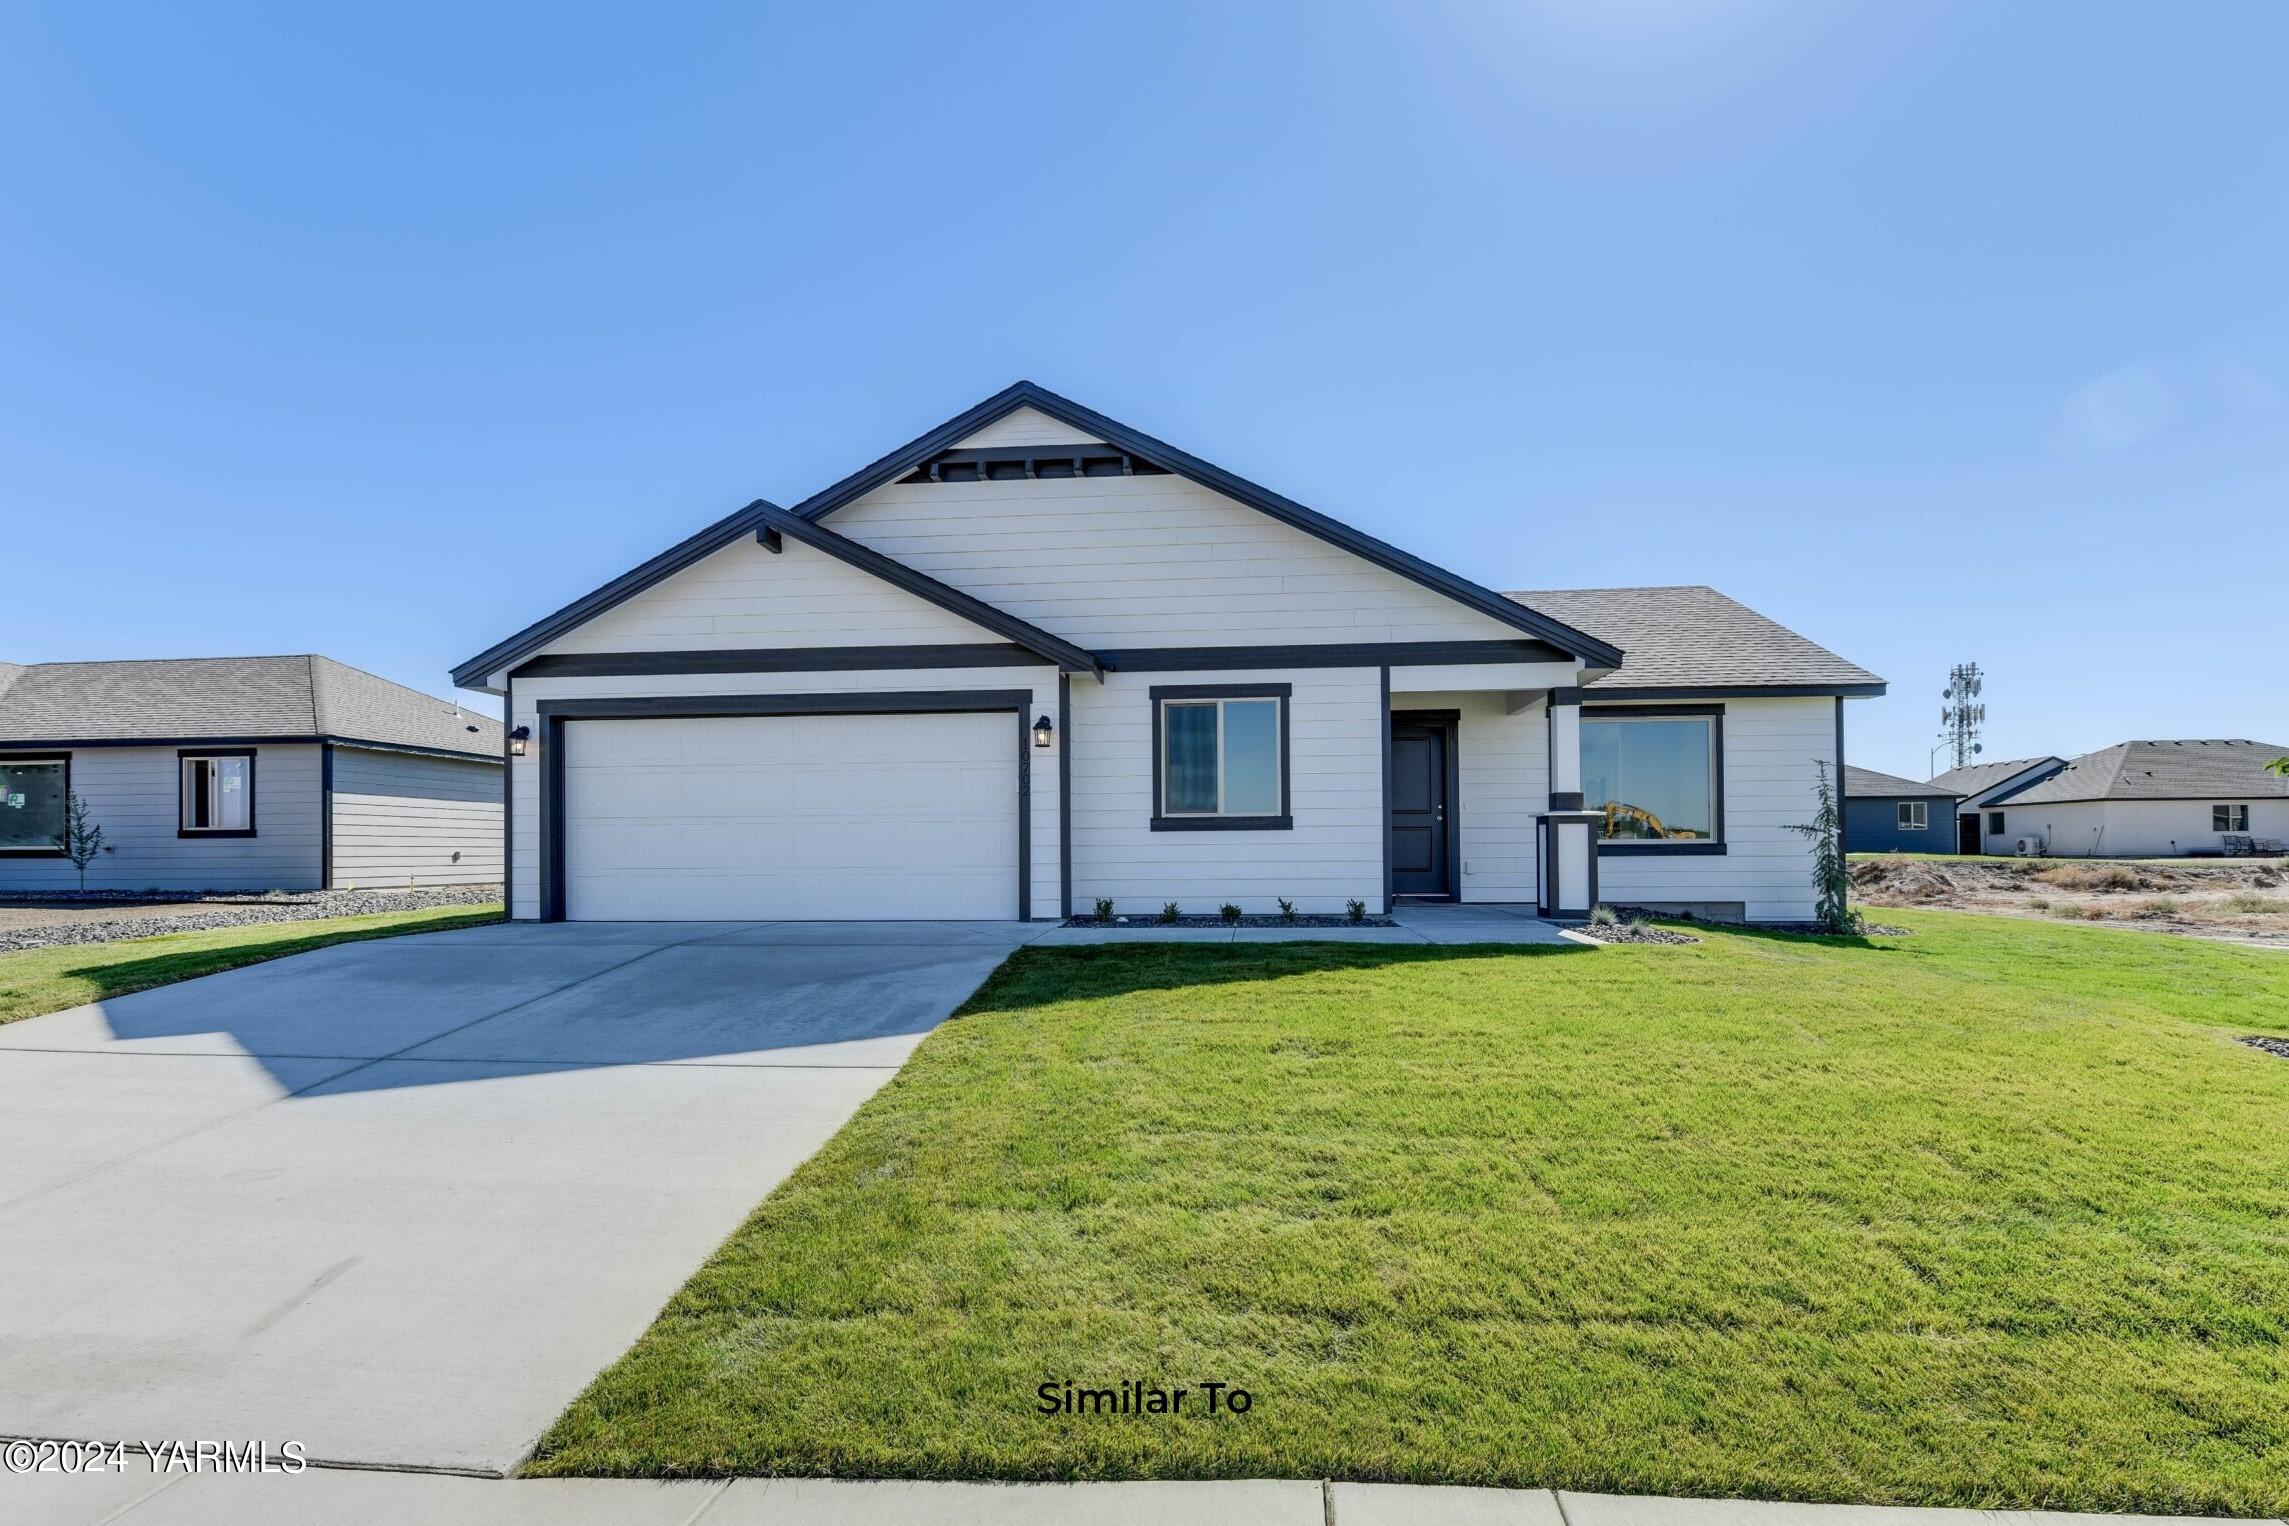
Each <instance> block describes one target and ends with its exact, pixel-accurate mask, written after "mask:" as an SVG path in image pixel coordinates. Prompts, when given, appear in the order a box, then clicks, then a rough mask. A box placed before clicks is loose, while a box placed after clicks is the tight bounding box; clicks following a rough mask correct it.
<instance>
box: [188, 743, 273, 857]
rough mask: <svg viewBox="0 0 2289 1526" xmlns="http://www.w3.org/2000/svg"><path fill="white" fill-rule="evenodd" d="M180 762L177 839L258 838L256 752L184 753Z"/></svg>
mask: <svg viewBox="0 0 2289 1526" xmlns="http://www.w3.org/2000/svg"><path fill="white" fill-rule="evenodd" d="M176 763H177V766H178V767H179V768H180V769H181V772H182V796H181V805H182V814H181V816H180V818H179V819H178V821H177V823H176V826H177V833H176V835H177V836H180V837H234V836H235V837H252V836H253V835H254V754H253V753H251V752H200V753H184V754H183V755H182V756H181V757H180V758H178V759H177V760H176Z"/></svg>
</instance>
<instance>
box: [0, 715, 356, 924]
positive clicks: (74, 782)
mask: <svg viewBox="0 0 2289 1526" xmlns="http://www.w3.org/2000/svg"><path fill="white" fill-rule="evenodd" d="M217 750H233V749H231V748H230V747H229V745H228V744H223V746H222V747H220V748H218V749H217ZM251 751H253V753H254V754H255V764H254V829H255V835H254V836H252V837H178V836H177V835H176V832H177V829H178V828H179V827H180V826H181V824H182V820H181V814H180V811H179V808H178V799H179V795H178V791H179V782H178V781H179V779H180V777H181V776H180V772H179V762H178V756H177V750H176V749H175V748H173V747H83V748H80V749H78V750H76V751H74V752H73V753H72V760H71V787H72V792H73V793H74V794H76V795H79V796H82V797H83V798H85V799H86V801H87V804H88V814H89V817H90V819H92V820H93V821H94V822H95V824H96V825H98V826H100V827H102V828H103V836H104V841H105V843H106V844H107V845H108V847H109V849H110V851H108V852H105V853H101V854H98V855H97V856H96V859H95V861H94V862H93V863H91V864H89V865H88V870H87V886H88V888H89V889H90V890H315V889H317V888H318V883H319V858H320V850H319V826H320V816H321V812H320V810H319V805H318V797H319V779H318V770H319V764H318V748H317V745H316V744H315V743H304V744H288V745H281V746H270V747H255V748H252V749H251ZM4 755H5V754H4V753H0V756H4ZM78 886H79V872H78V871H77V870H75V869H74V868H73V867H72V866H71V864H70V863H69V862H68V861H67V860H64V859H61V858H44V857H43V858H23V857H18V856H15V855H12V854H0V890H68V889H76V888H78Z"/></svg>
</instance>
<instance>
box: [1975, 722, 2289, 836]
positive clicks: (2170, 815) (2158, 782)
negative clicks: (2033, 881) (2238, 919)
mask: <svg viewBox="0 0 2289 1526" xmlns="http://www.w3.org/2000/svg"><path fill="white" fill-rule="evenodd" d="M2284 754H2289V747H2285V746H2283V745H2282V744H2280V743H2277V742H2252V741H2248V740H2244V739H2231V740H2189V741H2155V742H2117V743H2115V744H2114V745H2113V746H2112V747H2102V748H2100V749H2099V750H2098V751H2096V752H2090V753H2084V754H2083V755H2082V756H2081V757H2079V758H2076V759H2075V760H2074V761H2072V762H2071V763H2068V764H2067V765H2066V766H2065V767H2063V768H2060V769H2057V770H2055V771H2053V772H2052V773H2050V774H2049V775H2048V776H2046V777H2044V778H2043V779H2041V780H2040V781H2038V782H2036V783H2033V784H2030V785H2028V786H2026V787H2025V788H2023V789H2019V790H2016V791H2014V792H2013V793H2011V794H2009V795H2008V796H2005V797H2003V798H2000V799H1998V800H1996V801H1994V802H1993V803H1992V804H1991V805H1990V806H1989V807H1988V808H1987V814H1988V815H1990V816H2000V817H2002V818H2003V821H2002V828H2003V830H2002V831H2001V832H1998V833H1994V834H1991V839H1990V840H2000V841H2015V840H2016V839H2017V838H2020V837H2027V836H2037V837H2040V838H2041V839H2042V840H2043V844H2044V850H2045V852H2046V853H2048V854H2049V855H2050V856H2052V857H2059V858H2175V857H2181V856H2184V855H2188V854H2198V855H2209V854H2215V853H2219V852H2222V851H2224V849H2225V847H2226V846H2227V839H2228V838H2243V837H2257V838H2270V839H2276V840H2283V839H2289V779H2285V778H2283V777H2281V776H2280V775H2278V774H2275V773H2271V772H2269V771H2268V770H2267V768H2266V764H2268V763H2269V762H2271V761H2272V760H2273V759H2275V758H2278V757H2281V756H2283V755H2284Z"/></svg>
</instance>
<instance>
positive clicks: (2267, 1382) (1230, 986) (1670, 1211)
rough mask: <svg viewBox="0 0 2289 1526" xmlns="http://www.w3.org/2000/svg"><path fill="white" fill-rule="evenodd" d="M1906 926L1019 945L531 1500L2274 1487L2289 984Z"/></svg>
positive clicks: (2084, 939)
mask: <svg viewBox="0 0 2289 1526" xmlns="http://www.w3.org/2000/svg"><path fill="white" fill-rule="evenodd" d="M1884 915H1885V916H1886V917H1887V918H1889V917H1894V916H1896V917H1897V918H1898V920H1899V921H1900V922H1901V923H1903V924H1910V925H1912V926H1913V927H1914V929H1915V932H1916V935H1915V936H1913V937H1907V938H1878V939H1871V940H1868V941H1866V942H1864V943H1859V944H1848V945H1823V944H1820V943H1816V942H1813V941H1808V940H1804V939H1797V938H1788V937H1781V936H1770V935H1756V934H1737V933H1711V934H1708V935H1707V941H1705V942H1704V943H1702V944H1700V945H1699V946H1697V947H1662V946H1624V947H1613V948H1605V949H1599V950H1594V951H1593V950H1558V949H1530V948H1517V949H1491V948H1422V947H1392V946H1359V945H1337V944H1324V943H1323V944H1286V945H1256V946H1247V945H1242V946H1236V947H1235V946H1220V947H1219V946H1206V947H1204V946H1191V947H1186V946H1179V945H1166V944H1163V945H1151V946H1131V947H1121V948H1076V949H1055V950H1028V951H1025V952H1021V953H1020V954H1018V955H1017V956H1016V957H1015V958H1014V959H1013V960H1011V962H1010V963H1009V964H1008V965H1006V966H1005V967H1004V968H1003V969H1002V970H1001V972H1000V973H999V974H997V975H996V976H995V977H994V979H993V980H992V981H991V982H990V983H989V984H988V985H987V987H986V988H985V989H984V990H983V991H981V992H980V993H979V994H978V995H977V996H976V997H975V998H974V999H973V1000H972V1001H971V1002H970V1003H969V1004H968V1006H967V1007H965V1008H964V1009H963V1014H962V1015H961V1016H960V1017H959V1018H958V1019H957V1020H955V1021H953V1022H951V1023H948V1024H947V1025H946V1026H944V1027H943V1028H941V1029H940V1030H939V1031H938V1032H937V1033H936V1034H935V1035H934V1036H932V1037H931V1038H930V1039H929V1040H928V1041H927V1042H926V1043H925V1044H924V1045H923V1046H922V1048H921V1049H920V1051H919V1052H918V1053H917V1055H916V1056H915V1058H914V1059H913V1061H912V1062H911V1063H910V1064H909V1065H908V1066H907V1067H906V1069H905V1071H904V1073H903V1074H901V1075H900V1076H899V1077H898V1078H897V1079H895V1080H894V1081H893V1082H892V1083H891V1084H890V1085H889V1086H887V1087H885V1088H884V1090H883V1091H882V1092H881V1093H880V1094H878V1095H877V1096H876V1097H875V1099H874V1100H873V1101H872V1102H870V1103H869V1104H868V1105H867V1106H866V1107H865V1108H864V1109H863V1110H862V1111H861V1112H860V1113H859V1115H858V1116H857V1117H856V1118H855V1119H854V1120H853V1121H852V1122H851V1124H850V1125H849V1126H848V1127H846V1128H845V1129H844V1130H843V1131H842V1132H841V1134H839V1135H838V1136H837V1137H836V1138H835V1139H834V1140H833V1142H832V1143H830V1144H829V1145H828V1146H827V1148H826V1149H825V1150H824V1151H822V1152H821V1153H820V1154H819V1155H818V1156H817V1157H816V1158H814V1159H813V1160H811V1161H810V1162H809V1163H808V1164H807V1165H805V1166H804V1167H803V1168H802V1169H801V1170H800V1171H798V1172H797V1173H796V1175H795V1176H794V1177H793V1178H791V1179H790V1180H789V1181H788V1182H787V1183H786V1185H785V1186H784V1187H782V1188H781V1189H780V1190H779V1191H778V1192H777V1193H775V1194H773V1196H772V1197H771V1198H770V1199H769V1200H768V1201H767V1202H765V1203H764V1204H763V1205H762V1206H761V1208H759V1209H758V1210H757V1212H756V1213H755V1215H754V1216H753V1217H752V1219H750V1221H749V1222H748V1223H747V1224H746V1225H745V1227H743V1228H742V1229H741V1230H739V1231H738V1232H737V1233H736V1234H734V1235H733V1237H732V1238H731V1239H730V1241H728V1242H727V1243H726V1244H725V1245H724V1246H723V1248H722V1249H721V1250H720V1251H718V1252H717V1254H716V1255H715V1256H714V1257H713V1258H712V1259H711V1260H710V1261H709V1262H708V1263H707V1264H706V1265H705V1266H704V1267H702V1268H701V1269H700V1271H699V1272H698V1273H697V1274H696V1275H695V1276H694V1277H693V1279H692V1281H691V1282H690V1283H689V1284H688V1285H687V1286H686V1287H685V1288H684V1290H683V1291H682V1292H681V1293H680V1294H678V1295H677V1297H676V1298H675V1299H674V1301H673V1302H672V1303H671V1304H670V1305H669V1306H668V1308H667V1309H666V1311H665V1312H664V1313H662V1315H661V1316H660V1318H659V1320H658V1321H657V1323H655V1324H654V1325H653V1327H652V1328H651V1330H650V1331H649V1332H647V1333H646V1334H645V1335H644V1336H643V1338H642V1339H641V1340H640V1341H639V1342H638V1343H637V1345H636V1346H635V1347H634V1348H633V1349H632V1350H631V1351H630V1352H629V1353H628V1354H627V1355H626V1356H625V1357H624V1358H623V1359H622V1360H621V1361H620V1362H619V1363H617V1364H616V1365H615V1366H613V1367H611V1368H610V1369H608V1370H607V1371H606V1372H604V1373H603V1374H602V1375H601V1376H599V1377H598V1378H597V1379H596V1381H595V1382H594V1384H593V1385H592V1386H591V1387H590V1388H589V1390H588V1391H587V1392H586V1393H585V1394H584V1395H582V1396H581V1397H580V1398H579V1399H578V1400H577V1401H576V1402H575V1403H574V1404H573V1406H572V1408H571V1409H570V1410H569V1411H568V1412H567V1413H566V1414H565V1415H564V1417H563V1418H562V1419H561V1420H559V1422H558V1423H557V1424H556V1426H555V1427H554V1429H553V1430H551V1431H550V1433H549V1434H548V1436H547V1437H546V1438H545V1439H544V1440H543V1442H542V1445H541V1447H540V1450H539V1452H538V1454H537V1456H536V1458H535V1460H534V1462H533V1464H532V1466H531V1471H534V1472H539V1473H553V1474H579V1473H606V1474H725V1473H733V1474H737V1473H791V1474H838V1475H890V1476H903V1477H947V1478H1071V1477H1252V1476H1267V1475H1268V1476H1278V1477H1302V1478H1312V1477H1323V1476H1325V1477H1334V1478H1338V1479H1385V1480H1415V1481H1444V1482H1456V1483H1477V1484H1513V1485H1556V1486H1566V1487H1573V1488H1577V1489H1609V1490H1621V1491H1628V1492H1638V1493H1676V1494H1699V1495H1749V1496H1777V1497H1789V1498H1799V1499H1818V1500H1860V1501H1869V1502H1894V1503H1905V1502H1923V1503H1931V1504H1955V1505H1990V1506H1993V1505H2009V1506H2054V1507H2070V1508H2077V1509H2092V1510H2099V1509H2103V1510H2133V1509H2136V1510H2153V1511H2186V1512H2205V1511H2206V1512H2235V1513H2247V1514H2279V1513H2281V1512H2282V1511H2283V1510H2284V1509H2289V1347H2285V1346H2284V1340H2283V1338H2284V1335H2285V1333H2289V1127H2285V1126H2284V1125H2285V1124H2289V1061H2285V1060H2282V1059H2278V1058H2275V1057H2273V1056H2272V1055H2269V1054H2266V1053H2262V1052H2260V1051H2258V1050H2256V1049H2253V1048H2250V1047H2247V1046H2245V1045H2241V1044H2238V1043H2235V1042H2234V1041H2233V1040H2234V1038H2235V1036H2237V1035H2240V1034H2244V1033H2270V1034H2289V955H2282V954H2272V953H2263V952H2254V951H2248V950H2240V949H2233V948H2226V947H2221V946H2218V945H2214V944H2205V943H2198V942H2193V941H2180V940H2175V939H2165V938H2154V937H2145V936H2139V935H2137V934H2133V933H2120V932H2107V931H2101V930H2095V929H2086V928H2076V927H2065V926H2048V925H2044V924H2041V923H2034V922H2025V921H2012V920H2005V919H2001V918H1994V917H1981V916H1973V915H1955V914H1948V913H1938V912H1898V913H1894V912H1891V911H1886V912H1885V913H1884ZM601 1232H608V1231H601ZM1068 1379H1069V1380H1071V1381H1072V1382H1074V1383H1075V1384H1077V1385H1080V1386H1082V1387H1089V1388H1112V1387H1114V1386H1115V1385H1116V1384H1117V1383H1118V1382H1119V1381H1120V1380H1123V1379H1142V1380H1144V1381H1145V1382H1146V1383H1147V1384H1155V1385H1165V1386H1179V1385H1181V1386H1184V1387H1187V1388H1189V1389H1191V1390H1193V1393H1192V1396H1191V1398H1190V1400H1189V1404H1190V1407H1189V1408H1188V1409H1187V1410H1186V1411H1185V1412H1184V1414H1183V1415H1182V1417H1181V1418H1176V1419H1171V1418H1168V1417H1165V1416H1148V1417H1106V1416H1094V1417H1092V1416H1082V1417H1055V1418H1052V1417H1048V1416H1044V1415H1043V1414H1040V1413H1038V1412H1037V1409H1036V1386H1037V1385H1039V1384H1041V1383H1043V1382H1045V1381H1049V1382H1060V1383H1061V1382H1063V1381H1064V1380H1068ZM1211 1380H1213V1381H1220V1382H1223V1383H1227V1384H1237V1385H1240V1386H1242V1387H1245V1388H1247V1389H1248V1390H1250V1392H1251V1394H1252V1395H1253V1407H1252V1409H1251V1410H1250V1411H1249V1412H1248V1413H1247V1414H1245V1415H1238V1416H1234V1415H1230V1414H1217V1415H1214V1416H1209V1415H1207V1414H1204V1413H1202V1412H1200V1397H1201V1393H1202V1387H1201V1385H1202V1384H1203V1383H1204V1382H1206V1381H1211Z"/></svg>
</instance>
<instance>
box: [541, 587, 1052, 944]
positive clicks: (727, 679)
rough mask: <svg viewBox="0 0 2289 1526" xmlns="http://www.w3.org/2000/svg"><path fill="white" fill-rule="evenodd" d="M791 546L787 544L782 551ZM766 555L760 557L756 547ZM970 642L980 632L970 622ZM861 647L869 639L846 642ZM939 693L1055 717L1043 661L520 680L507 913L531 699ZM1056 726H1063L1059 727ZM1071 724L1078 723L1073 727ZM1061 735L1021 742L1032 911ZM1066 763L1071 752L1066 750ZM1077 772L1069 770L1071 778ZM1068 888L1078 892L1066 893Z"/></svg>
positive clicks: (1046, 858) (1044, 890)
mask: <svg viewBox="0 0 2289 1526" xmlns="http://www.w3.org/2000/svg"><path fill="white" fill-rule="evenodd" d="M792 549H793V547H792V546H791V545H790V547H789V550H790V551H791V550H792ZM766 554H768V553H766ZM969 630H970V634H971V637H972V639H975V638H977V637H979V636H981V635H982V634H983V633H981V632H978V631H977V630H976V628H975V627H970V628H969ZM853 644H854V645H855V644H871V643H853ZM1093 686H1094V680H1091V679H1085V678H1077V679H1075V680H1074V681H1073V690H1074V694H1073V703H1074V709H1075V711H1076V712H1078V711H1079V709H1080V706H1081V702H1082V701H1081V690H1082V689H1083V688H1084V687H1093ZM944 689H963V690H972V689H1022V690H1027V691H1029V692H1030V693H1031V695H1032V701H1031V708H1030V709H1029V710H1028V711H1027V713H1026V720H1027V722H1028V723H1029V724H1030V723H1031V721H1032V720H1033V718H1034V717H1035V716H1038V715H1041V714H1043V713H1047V714H1048V715H1049V716H1051V717H1052V718H1054V717H1055V716H1056V714H1057V670H1056V669H1055V668H1052V667H1048V666H1046V665H1045V666H1042V667H1039V668H1031V667H1006V668H898V669H876V670H870V671H864V672H850V673H689V674H679V675H667V676H659V675H645V676H634V677H612V678H520V679H518V680H517V681H516V684H515V688H514V691H513V693H512V695H511V699H512V701H513V712H514V713H513V714H511V715H510V717H509V719H508V725H509V727H510V728H511V729H512V730H513V729H515V728H516V727H517V726H520V725H523V726H530V727H532V729H533V739H534V745H533V746H532V747H531V748H530V749H529V750H528V751H527V752H526V754H525V756H523V757H521V758H512V759H510V760H509V762H510V788H511V789H512V790H514V791H515V805H514V812H513V815H512V818H511V830H512V832H513V834H514V840H513V841H512V843H511V845H510V848H511V865H512V870H513V873H514V876H515V878H514V883H513V889H512V892H511V896H510V907H509V915H510V916H512V917H516V918H524V919H530V918H535V917H538V916H539V915H540V893H539V886H540V764H541V757H540V754H541V747H542V745H544V742H543V738H542V735H541V726H540V712H539V709H538V706H539V703H540V701H542V700H544V699H624V698H639V697H644V696H653V695H658V696H667V695H695V694H859V693H878V692H879V693H901V692H909V691H915V690H944ZM1059 729H1060V731H1062V730H1063V729H1064V728H1062V727H1060V728H1059ZM1076 729H1078V726H1076ZM1070 744H1071V738H1069V737H1066V736H1062V735H1060V736H1058V737H1057V738H1056V740H1055V743H1054V745H1052V746H1049V747H1030V748H1028V749H1027V750H1028V752H1029V753H1030V755H1031V757H1032V759H1033V764H1032V820H1033V831H1032V836H1031V839H1030V843H1031V864H1030V868H1031V879H1030V883H1031V887H1032V899H1033V915H1034V916H1035V917H1037V918H1039V917H1055V916H1056V915H1057V914H1058V890H1059V885H1058V830H1059V824H1058V815H1057V810H1058V794H1057V758H1058V753H1059V750H1060V749H1062V748H1064V747H1066V746H1069V745H1070ZM1016 746H1017V737H1016V722H1014V721H1012V722H1011V724H1010V747H1011V751H1012V754H1013V759H1012V761H1013V762H1014V753H1015V750H1016ZM1075 757H1076V760H1078V758H1079V757H1080V754H1075ZM1077 773H1078V770H1076V774H1077ZM1076 894H1078V891H1076Z"/></svg>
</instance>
